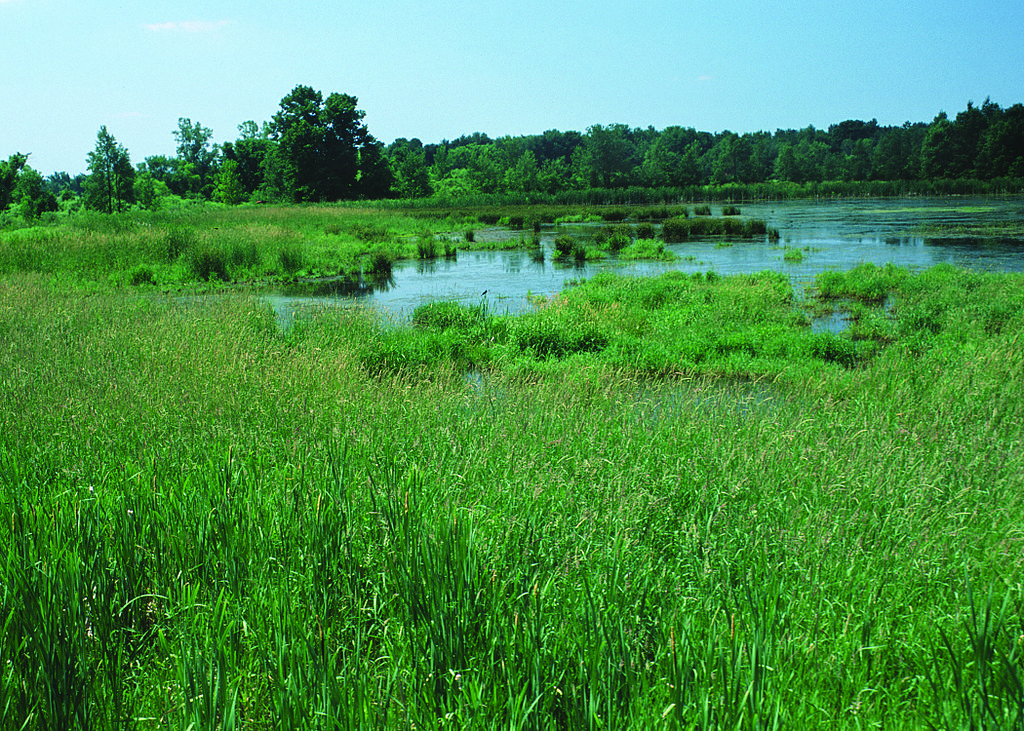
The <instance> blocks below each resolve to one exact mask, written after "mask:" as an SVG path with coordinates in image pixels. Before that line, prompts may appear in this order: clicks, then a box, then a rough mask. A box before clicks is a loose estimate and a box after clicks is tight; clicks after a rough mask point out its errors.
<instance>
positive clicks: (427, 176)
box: [0, 86, 1024, 225]
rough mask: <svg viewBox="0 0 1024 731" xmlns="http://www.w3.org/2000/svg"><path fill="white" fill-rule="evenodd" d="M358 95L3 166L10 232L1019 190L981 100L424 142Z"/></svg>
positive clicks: (1014, 168) (1020, 181)
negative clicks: (121, 216) (213, 217)
mask: <svg viewBox="0 0 1024 731" xmlns="http://www.w3.org/2000/svg"><path fill="white" fill-rule="evenodd" d="M357 104H358V100H357V99H356V97H354V96H350V95H347V94H339V93H332V94H330V95H328V96H326V97H325V96H324V95H323V94H322V93H321V92H319V91H317V90H314V89H312V88H311V87H308V86H297V87H295V89H293V90H292V92H291V93H290V94H288V96H286V97H285V98H284V99H282V100H281V108H280V111H278V112H277V113H276V114H275V115H274V117H273V119H271V120H268V121H265V122H263V123H261V124H258V123H256V122H254V121H248V122H245V123H243V124H241V125H239V128H238V131H239V136H238V138H237V139H235V140H234V141H231V142H224V143H222V144H215V143H214V142H213V132H212V130H210V129H209V128H207V127H204V126H203V125H201V124H200V123H198V122H196V123H193V122H192V120H190V119H185V118H182V119H180V120H179V123H178V129H177V130H174V131H173V132H172V134H173V135H174V139H175V141H176V142H177V154H176V155H175V156H173V157H167V156H159V155H154V156H150V157H146V158H144V159H143V160H142V161H141V162H139V163H137V164H134V165H133V164H132V161H131V158H130V156H129V153H128V151H127V150H126V149H125V148H124V147H123V146H122V145H120V144H119V143H118V142H117V140H115V139H114V138H113V136H112V135H110V133H109V132H108V131H107V129H106V127H102V128H101V129H100V130H99V133H98V135H97V141H96V147H95V149H94V150H92V151H91V152H89V153H88V154H87V156H86V164H87V169H88V171H89V172H88V173H83V174H81V175H77V176H75V177H72V176H70V175H69V174H67V173H63V172H61V173H55V174H53V175H50V176H48V177H45V178H44V177H43V176H42V175H41V174H40V173H39V172H37V171H35V170H33V169H32V167H31V166H30V164H29V159H28V156H27V155H23V154H20V153H15V154H13V155H11V156H10V157H9V158H8V159H7V160H6V161H3V160H0V224H5V225H11V224H16V223H18V222H19V219H20V222H22V223H29V222H32V221H34V220H36V219H38V218H39V217H41V216H48V215H49V216H56V215H59V214H60V213H61V212H72V211H74V210H78V209H80V208H83V207H84V208H89V209H94V210H99V211H106V212H116V211H123V210H128V209H131V208H143V209H155V208H160V207H164V206H168V205H173V204H176V203H181V202H182V201H190V200H211V201H218V202H220V203H224V204H229V205H236V204H240V203H248V202H275V203H279V202H289V203H292V202H294V203H302V202H326V201H339V200H355V199H367V200H370V199H372V200H378V199H388V198H397V199H421V198H432V199H434V200H437V199H448V200H452V201H455V200H466V199H468V198H473V197H481V196H491V197H494V196H503V197H505V198H506V199H510V200H518V201H522V202H524V203H525V202H541V201H561V202H585V203H602V202H615V203H622V202H629V201H635V202H649V201H653V200H670V199H691V200H692V199H700V198H719V199H724V198H730V199H743V198H787V197H801V196H809V195H812V196H813V195H818V196H822V195H823V196H842V195H898V194H905V193H938V194H942V193H971V192H1003V193H1019V192H1022V191H1024V105H1021V104H1014V105H1013V106H1011V107H1009V108H1005V109H1004V108H1002V107H1000V106H999V105H998V104H996V103H994V102H992V101H990V100H988V99H986V100H985V102H984V103H983V104H982V105H981V106H975V105H974V104H973V103H972V102H968V104H967V108H966V109H964V110H963V111H961V112H959V113H957V114H956V116H955V118H952V119H951V118H949V116H947V114H946V113H945V112H940V113H939V114H938V115H937V116H936V117H935V118H934V119H933V120H932V121H931V122H930V123H924V122H917V123H910V122H907V123H905V124H903V125H902V126H898V127H896V126H881V125H879V124H878V122H877V121H876V120H873V119H872V120H871V121H867V122H865V121H861V120H847V121H843V122H837V123H836V124H833V125H831V126H830V127H829V128H828V129H827V130H825V129H816V128H815V127H813V126H808V127H805V128H803V129H799V130H792V129H790V130H776V131H775V132H774V133H772V132H753V133H745V134H736V133H733V132H729V131H723V132H717V133H712V132H700V131H697V130H696V129H694V128H692V127H681V126H672V127H667V128H665V129H663V130H656V129H654V128H653V127H647V128H639V127H630V126H628V125H624V124H610V125H601V124H595V125H593V126H591V127H589V128H587V130H586V131H585V132H577V131H567V132H561V131H558V130H548V131H546V132H544V133H543V134H535V135H523V136H519V137H511V136H506V137H499V138H497V139H492V138H491V137H489V136H488V135H486V134H484V133H481V132H475V133H473V134H470V135H464V136H462V137H459V138H458V139H455V140H441V141H440V142H437V143H426V144H425V143H423V142H422V141H421V140H419V139H415V138H414V139H411V140H410V139H405V138H401V139H398V140H395V141H394V142H393V143H391V144H390V145H387V146H385V145H384V144H383V143H381V142H380V141H378V140H377V139H375V138H374V137H373V135H372V134H371V133H370V131H369V130H368V129H367V127H366V125H365V123H364V117H365V114H364V112H363V111H362V110H360V109H358V108H357Z"/></svg>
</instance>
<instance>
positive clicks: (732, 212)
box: [722, 205, 740, 216]
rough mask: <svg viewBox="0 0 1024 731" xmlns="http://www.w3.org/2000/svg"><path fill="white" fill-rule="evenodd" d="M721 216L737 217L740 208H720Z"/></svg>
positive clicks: (728, 206)
mask: <svg viewBox="0 0 1024 731" xmlns="http://www.w3.org/2000/svg"><path fill="white" fill-rule="evenodd" d="M722 215H723V216H738V215H740V208H739V206H730V205H725V206H722Z"/></svg>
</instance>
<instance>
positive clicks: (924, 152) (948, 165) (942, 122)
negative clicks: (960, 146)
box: [921, 112, 955, 180]
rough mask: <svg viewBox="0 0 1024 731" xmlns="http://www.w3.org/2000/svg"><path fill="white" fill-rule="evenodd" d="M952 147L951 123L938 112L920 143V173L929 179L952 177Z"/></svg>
mask: <svg viewBox="0 0 1024 731" xmlns="http://www.w3.org/2000/svg"><path fill="white" fill-rule="evenodd" d="M954 147H955V144H954V142H953V123H952V122H950V121H949V117H947V116H946V113H945V112H939V113H938V114H937V115H936V116H935V119H934V120H933V121H932V123H931V126H929V127H928V131H927V132H926V133H925V136H924V140H923V141H922V143H921V174H922V175H923V176H924V177H925V178H926V179H929V180H934V179H936V178H952V177H954V176H955V167H954V157H955V155H954Z"/></svg>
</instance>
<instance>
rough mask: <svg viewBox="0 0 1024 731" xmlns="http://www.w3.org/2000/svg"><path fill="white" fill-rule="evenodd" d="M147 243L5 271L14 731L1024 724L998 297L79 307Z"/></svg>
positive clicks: (5, 660) (1010, 384) (7, 596)
mask: <svg viewBox="0 0 1024 731" xmlns="http://www.w3.org/2000/svg"><path fill="white" fill-rule="evenodd" d="M264 210H267V211H270V212H272V211H274V209H272V208H270V209H264ZM314 211H315V209H303V211H302V215H304V216H309V215H312V214H313V213H314ZM289 214H290V213H289V211H288V210H286V209H282V210H280V211H278V212H277V213H275V214H273V215H276V216H280V217H284V216H287V215H289ZM224 215H228V214H227V213H225V214H224ZM375 215H378V214H377V213H366V214H365V216H366V217H362V216H363V214H361V213H360V214H359V215H357V216H354V218H353V219H352V222H351V223H352V225H353V226H355V225H356V223H357V222H358V223H359V227H360V230H370V229H372V227H373V226H374V225H379V223H380V222H379V219H375V218H373V216H375ZM104 220H108V219H104ZM413 220H416V219H413ZM375 221H376V223H374V222H375ZM222 224H224V225H221V226H220V230H222V229H224V228H231V226H230V225H228V224H227V220H225V221H222ZM126 225H127V224H126ZM253 225H255V226H257V227H262V226H267V227H271V226H272V225H273V224H272V223H271V221H270V220H260V221H259V222H258V223H254V224H253ZM323 225H324V224H323V222H322V221H321V222H319V223H318V224H317V225H316V228H317V229H322V228H323ZM391 225H394V226H397V225H399V224H397V223H395V224H391ZM137 228H144V227H137V226H136V225H134V224H133V226H132V227H130V228H129V229H128V230H127V231H119V230H117V229H116V228H113V229H111V230H108V231H106V232H101V231H96V232H94V233H92V234H90V236H96V237H97V240H96V241H95V242H94V243H95V246H93V247H92V248H91V249H89V247H85V248H86V249H88V250H89V251H91V252H92V253H86V252H84V251H82V252H80V251H78V249H77V248H75V247H81V246H84V244H83V243H82V242H80V241H79V242H77V243H76V244H75V247H67V246H65V244H63V243H62V241H63V240H62V239H61V238H60V237H59V236H58V237H55V238H54V239H53V240H51V241H49V242H45V243H46V245H38V246H36V247H35V248H28V244H27V243H26V244H25V246H26V248H25V249H23V251H25V252H27V253H26V254H25V255H26V256H32V257H38V258H40V259H43V258H45V257H50V258H49V259H47V260H48V261H51V262H53V264H52V266H51V267H50V269H51V270H45V269H42V268H40V269H32V268H31V267H28V268H20V269H19V268H17V267H15V268H10V267H8V268H5V269H4V270H3V272H2V277H3V279H2V286H0V343H3V345H2V347H0V434H2V436H0V486H2V489H0V495H2V500H0V546H3V549H2V551H0V556H2V559H3V560H2V561H0V577H2V578H0V586H2V587H3V591H2V593H0V626H2V628H3V630H2V633H0V727H3V728H19V729H20V728H25V729H53V728H62V729H71V728H82V729H84V728H139V729H146V728H182V729H185V728H220V729H229V728H244V729H260V728H268V729H270V728H280V729H297V728H396V729H397V728H411V727H417V728H536V729H577V728H679V729H690V728H744V729H746V728H749V729H753V728H769V727H778V728H783V727H785V728H793V727H805V728H850V729H854V728H864V727H877V726H885V727H889V728H922V727H935V728H969V727H973V728H1014V727H1019V726H1020V725H1021V724H1022V723H1024V691H1022V682H1024V674H1022V671H1021V667H1022V652H1024V644H1022V642H1021V637H1024V623H1022V619H1021V618H1022V616H1024V613H1022V609H1024V590H1022V586H1024V584H1022V578H1024V573H1022V556H1024V553H1022V551H1021V539H1022V536H1021V531H1020V526H1021V525H1022V524H1024V514H1022V513H1024V504H1022V487H1024V485H1022V477H1021V476H1022V475H1024V451H1022V444H1021V439H1020V433H1021V424H1022V423H1024V398H1022V394H1024V352H1022V347H1024V346H1022V343H1021V341H1020V335H1019V334H1020V332H1021V331H1022V329H1024V321H1022V317H1024V315H1022V312H1024V308H1022V305H1024V302H1022V298H1024V295H1022V293H1024V286H1022V284H1024V282H1022V280H1021V276H1020V275H1011V274H984V273H973V272H967V271H963V270H959V269H954V268H952V267H948V266H940V267H936V268H933V269H929V270H925V271H922V272H917V273H913V272H909V271H907V270H904V269H901V268H898V267H892V266H885V267H878V266H872V265H865V266H861V267H858V268H856V269H854V270H852V271H850V272H827V273H824V274H822V275H820V276H819V277H818V279H817V281H816V283H815V287H814V290H813V292H812V296H808V297H806V298H798V297H796V296H795V294H794V292H793V290H792V289H791V286H790V284H789V283H788V281H787V280H785V279H784V278H782V277H780V276H778V275H776V274H773V273H763V274H756V275H743V276H716V275H714V274H713V273H702V274H700V275H686V274H682V273H669V274H665V275H663V276H660V277H655V278H649V279H637V278H631V277H622V276H617V275H611V274H606V275H600V276H598V277H595V278H594V279H592V280H591V281H589V282H585V283H581V284H579V285H578V286H574V287H569V288H567V289H566V291H564V292H563V293H562V294H560V295H559V296H557V297H553V298H549V299H537V300H535V303H534V304H535V308H534V309H533V310H532V311H530V312H526V313H523V314H522V315H518V316H508V315H505V314H501V313H496V312H494V311H493V309H492V308H491V307H490V306H489V304H488V302H487V299H486V297H482V298H481V300H480V301H479V302H477V303H466V302H436V303H433V304H430V305H427V306H424V307H421V308H420V309H418V310H417V311H416V313H415V314H414V317H413V322H412V323H409V324H399V323H390V322H382V321H381V320H380V319H379V317H378V316H376V315H373V314H372V313H368V312H364V311H362V310H359V309H356V308H344V309H342V308H330V309H325V310H323V311H319V312H313V313H308V314H307V315H306V316H305V317H302V318H300V319H299V320H297V321H296V322H294V323H292V324H291V325H290V326H289V327H284V326H282V325H281V324H280V323H279V322H278V320H277V319H276V316H275V313H274V312H273V311H272V310H271V309H270V307H269V306H268V305H267V304H266V303H265V302H264V301H262V300H260V299H259V298H258V297H256V296H254V295H250V294H246V293H244V292H239V291H224V292H222V293H220V294H218V295H217V296H210V297H204V298H194V297H190V298H181V297H177V296H172V295H164V294H162V293H161V292H160V290H159V289H157V288H151V289H148V290H147V289H140V288H138V287H130V286H123V285H122V284H120V283H117V282H113V283H112V282H109V281H106V280H103V279H102V278H97V279H96V280H94V281H93V283H92V284H91V285H90V286H88V287H83V286H80V284H74V286H66V284H67V282H66V281H65V280H62V278H61V276H60V275H59V272H61V271H77V270H78V268H80V267H81V268H85V269H88V268H89V267H95V271H97V272H99V271H102V270H103V268H104V267H106V266H109V265H110V262H109V261H107V260H101V261H98V262H93V260H92V258H91V257H103V256H107V254H106V252H110V251H121V252H123V251H126V250H127V249H125V248H124V247H121V248H118V246H114V245H112V242H116V241H119V240H121V239H119V238H118V237H124V239H123V240H124V241H143V242H145V241H150V243H151V244H152V245H153V246H160V247H163V246H167V245H168V242H169V241H171V240H172V239H171V238H170V233H169V232H170V231H174V230H175V229H173V228H172V229H169V230H165V229H163V228H161V227H158V226H154V227H153V233H152V234H150V236H151V240H150V239H146V238H145V237H144V236H141V234H139V231H138V230H137ZM210 231H211V232H212V231H213V229H212V228H211V229H210ZM272 231H273V229H272V228H267V230H263V229H260V235H261V236H264V235H266V236H268V237H269V238H270V240H273V235H271V234H272ZM413 231H414V232H415V229H414V230H413ZM176 235H177V234H176ZM194 235H195V236H196V238H197V239H198V240H200V241H201V240H203V238H204V237H206V236H208V235H209V236H214V235H215V234H214V233H209V234H208V233H206V232H204V231H199V232H197V233H195V234H194ZM329 235H332V236H335V235H337V234H329ZM104 237H105V238H104ZM139 237H141V238H139ZM100 239H102V241H101V240H100ZM174 240H177V239H174ZM4 243H5V246H9V244H10V241H9V240H5V242H4ZM287 244H288V242H287V241H282V242H281V246H282V248H283V249H287ZM271 248H273V247H271ZM5 250H6V249H5ZM64 260H71V261H74V262H76V263H75V264H74V265H73V266H69V265H67V264H63V263H61V262H62V261H64ZM75 281H76V282H80V280H75ZM825 310H836V311H841V312H843V313H845V315H846V318H847V319H848V321H849V328H848V329H846V330H844V331H840V332H828V331H820V332H819V331H818V330H817V328H814V327H812V318H813V315H815V314H818V313H820V312H822V311H825Z"/></svg>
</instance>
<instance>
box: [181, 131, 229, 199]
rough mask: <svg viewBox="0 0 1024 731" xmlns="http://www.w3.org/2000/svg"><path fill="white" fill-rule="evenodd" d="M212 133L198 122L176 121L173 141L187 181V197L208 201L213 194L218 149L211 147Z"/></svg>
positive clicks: (215, 146) (214, 146)
mask: <svg viewBox="0 0 1024 731" xmlns="http://www.w3.org/2000/svg"><path fill="white" fill-rule="evenodd" d="M212 137H213V131H212V130H211V129H210V128H209V127H204V126H202V125H201V124H199V122H196V123H194V124H193V122H192V120H191V119H188V118H186V117H181V118H179V119H178V129H177V130H175V132H174V139H175V141H176V142H177V143H178V159H179V160H180V161H181V163H182V165H183V166H184V169H185V170H186V171H187V172H186V178H187V180H188V184H187V191H186V194H187V195H188V196H189V197H193V198H195V197H200V196H201V197H203V198H206V199H207V200H209V198H210V197H211V195H212V192H213V179H214V176H215V174H216V168H217V158H218V156H219V155H220V149H219V148H218V146H217V145H211V144H210V139H211V138H212Z"/></svg>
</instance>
